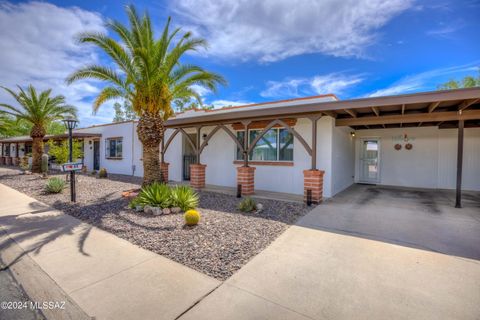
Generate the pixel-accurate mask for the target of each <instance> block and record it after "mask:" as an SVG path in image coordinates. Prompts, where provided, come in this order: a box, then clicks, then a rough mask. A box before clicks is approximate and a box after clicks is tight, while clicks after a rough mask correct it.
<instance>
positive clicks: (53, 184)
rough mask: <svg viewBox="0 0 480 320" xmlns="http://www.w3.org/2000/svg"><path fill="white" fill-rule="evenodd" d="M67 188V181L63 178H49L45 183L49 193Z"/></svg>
mask: <svg viewBox="0 0 480 320" xmlns="http://www.w3.org/2000/svg"><path fill="white" fill-rule="evenodd" d="M64 188H65V181H64V180H63V179H60V178H57V177H53V178H50V179H48V181H47V184H46V185H45V190H46V191H47V192H48V193H60V192H62V191H63V189H64Z"/></svg>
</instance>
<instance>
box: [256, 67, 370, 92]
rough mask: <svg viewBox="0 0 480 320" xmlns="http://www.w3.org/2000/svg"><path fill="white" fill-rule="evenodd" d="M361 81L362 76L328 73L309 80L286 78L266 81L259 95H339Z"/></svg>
mask: <svg viewBox="0 0 480 320" xmlns="http://www.w3.org/2000/svg"><path fill="white" fill-rule="evenodd" d="M362 81H363V76H362V75H345V74H341V73H330V74H326V75H317V76H314V77H311V78H288V79H285V80H283V81H268V82H267V88H266V89H265V90H263V91H262V92H261V93H260V95H261V96H262V97H265V98H281V97H300V96H306V95H313V94H327V93H333V94H341V93H342V92H344V91H345V90H346V89H347V88H349V87H352V86H354V85H356V84H358V83H360V82H362Z"/></svg>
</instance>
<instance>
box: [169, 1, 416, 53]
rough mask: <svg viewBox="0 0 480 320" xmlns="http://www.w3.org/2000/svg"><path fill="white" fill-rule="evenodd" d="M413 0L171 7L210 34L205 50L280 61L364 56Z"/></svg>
mask: <svg viewBox="0 0 480 320" xmlns="http://www.w3.org/2000/svg"><path fill="white" fill-rule="evenodd" d="M412 3H413V0H342V1H338V0H323V1H317V0H299V1H291V0H264V1H255V0H217V1H210V0H179V1H175V2H174V4H172V9H173V10H174V11H175V12H176V14H177V15H178V16H179V17H180V18H181V20H182V23H183V25H184V26H185V27H186V29H188V30H192V31H193V32H194V33H197V34H199V35H201V36H202V37H204V38H206V39H208V40H209V43H210V50H209V51H208V53H207V54H212V55H214V56H218V57H224V58H235V59H241V60H250V59H259V60H260V61H263V62H269V61H277V60H281V59H285V58H287V57H291V56H295V55H300V54H305V53H324V54H328V55H333V56H345V57H350V56H363V55H364V50H365V48H366V47H367V46H369V45H371V44H372V43H374V42H375V39H376V37H377V32H378V30H379V29H380V28H381V27H382V26H384V25H385V24H387V23H388V22H389V21H390V20H391V19H392V18H394V17H395V16H397V15H399V14H400V13H402V12H404V11H405V10H407V9H408V8H409V7H411V5H412Z"/></svg>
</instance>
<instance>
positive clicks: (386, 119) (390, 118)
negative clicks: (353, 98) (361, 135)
mask: <svg viewBox="0 0 480 320" xmlns="http://www.w3.org/2000/svg"><path fill="white" fill-rule="evenodd" d="M462 119H463V120H476V119H480V110H464V111H463V112H462V113H461V114H459V112H458V111H448V112H433V113H414V114H404V115H386V116H380V117H361V118H353V119H346V118H343V119H336V120H335V125H336V126H362V125H375V124H397V123H418V122H440V121H458V120H462Z"/></svg>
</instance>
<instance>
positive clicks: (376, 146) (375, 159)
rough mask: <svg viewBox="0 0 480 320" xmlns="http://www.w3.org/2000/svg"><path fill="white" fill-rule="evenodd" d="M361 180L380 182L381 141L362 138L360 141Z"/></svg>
mask: <svg viewBox="0 0 480 320" xmlns="http://www.w3.org/2000/svg"><path fill="white" fill-rule="evenodd" d="M360 143H361V146H360V148H361V149H360V182H364V183H378V182H380V141H379V140H378V139H362V140H361V141H360Z"/></svg>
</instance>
